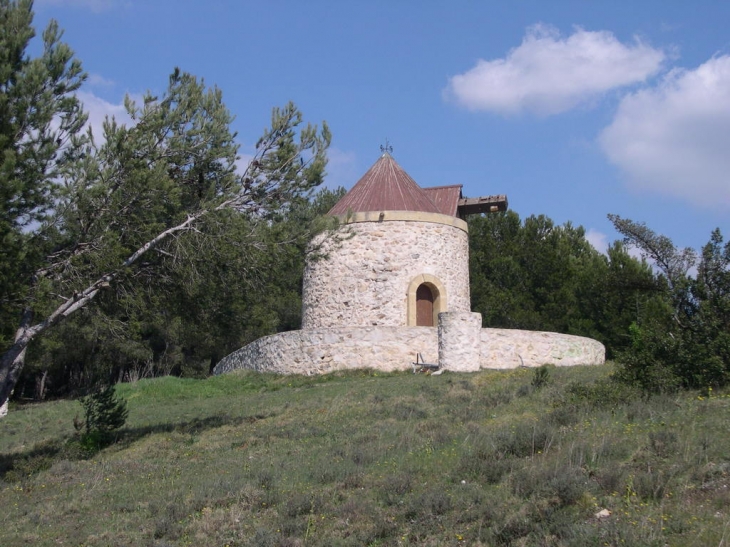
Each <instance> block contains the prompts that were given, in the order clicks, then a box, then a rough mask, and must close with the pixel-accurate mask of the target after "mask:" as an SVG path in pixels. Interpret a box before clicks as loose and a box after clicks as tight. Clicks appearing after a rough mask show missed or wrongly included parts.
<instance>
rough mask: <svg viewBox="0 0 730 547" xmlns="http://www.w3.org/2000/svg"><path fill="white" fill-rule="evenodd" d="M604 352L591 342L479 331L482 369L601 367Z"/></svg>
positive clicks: (548, 334)
mask: <svg viewBox="0 0 730 547" xmlns="http://www.w3.org/2000/svg"><path fill="white" fill-rule="evenodd" d="M605 362H606V348H605V347H604V346H603V344H601V343H600V342H598V341H597V340H593V339H592V338H584V337H583V336H573V335H570V334H558V333H556V332H539V331H530V330H517V329H482V332H481V363H482V368H505V369H508V368H516V367H519V366H526V367H539V366H541V365H555V366H559V367H560V366H562V367H569V366H573V365H602V364H603V363H605Z"/></svg>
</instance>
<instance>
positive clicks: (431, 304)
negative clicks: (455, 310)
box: [406, 274, 446, 327]
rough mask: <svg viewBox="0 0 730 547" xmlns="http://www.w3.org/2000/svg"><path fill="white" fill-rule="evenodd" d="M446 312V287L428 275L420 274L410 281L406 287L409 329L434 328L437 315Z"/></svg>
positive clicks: (436, 323) (436, 322) (407, 323)
mask: <svg viewBox="0 0 730 547" xmlns="http://www.w3.org/2000/svg"><path fill="white" fill-rule="evenodd" d="M442 311H446V287H444V284H443V283H441V281H439V279H438V278H437V277H435V276H433V275H430V274H421V275H418V276H416V277H415V278H413V279H412V280H411V283H410V285H409V286H408V317H407V318H406V325H408V326H409V327H435V326H436V325H438V315H439V313H440V312H442Z"/></svg>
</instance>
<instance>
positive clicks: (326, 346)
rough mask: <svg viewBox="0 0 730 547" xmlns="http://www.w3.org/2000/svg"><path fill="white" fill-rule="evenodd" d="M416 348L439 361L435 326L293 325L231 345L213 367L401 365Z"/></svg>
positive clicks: (287, 370) (315, 370)
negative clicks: (236, 346)
mask: <svg viewBox="0 0 730 547" xmlns="http://www.w3.org/2000/svg"><path fill="white" fill-rule="evenodd" d="M419 351H420V352H421V355H422V356H423V358H424V359H425V360H426V362H428V363H436V362H437V360H438V341H437V333H436V327H355V328H349V327H344V328H340V329H307V330H295V331H289V332H282V333H279V334H273V335H271V336H265V337H264V338H259V339H258V340H256V341H254V342H252V343H250V344H249V345H248V346H245V347H243V348H241V349H239V350H237V351H234V352H233V353H231V354H230V355H228V356H227V357H224V358H223V359H222V360H221V361H220V362H219V363H218V364H217V365H216V367H215V369H214V370H213V373H214V374H222V373H224V372H230V371H231V370H236V369H249V370H256V371H259V372H276V373H279V374H305V375H312V374H325V373H327V372H333V371H335V370H343V369H357V368H373V369H377V370H384V371H392V370H404V369H408V368H409V367H410V366H411V365H410V363H411V362H412V361H415V360H416V352H419Z"/></svg>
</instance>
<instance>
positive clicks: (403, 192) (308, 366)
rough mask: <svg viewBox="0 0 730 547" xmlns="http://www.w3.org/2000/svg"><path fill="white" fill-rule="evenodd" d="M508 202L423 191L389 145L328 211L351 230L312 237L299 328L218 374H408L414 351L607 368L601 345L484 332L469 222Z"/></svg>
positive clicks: (497, 363)
mask: <svg viewBox="0 0 730 547" xmlns="http://www.w3.org/2000/svg"><path fill="white" fill-rule="evenodd" d="M506 209H507V199H506V197H505V196H488V197H481V198H473V199H467V198H464V197H463V196H462V194H461V185H452V186H438V187H434V188H421V187H420V186H418V184H416V182H415V181H414V180H413V179H412V178H411V177H410V176H408V174H407V173H406V172H405V171H404V170H403V168H402V167H401V166H400V165H398V163H397V162H396V161H395V160H394V159H393V157H392V156H391V155H390V150H387V149H383V155H382V156H381V157H380V158H379V159H378V160H377V161H376V162H375V164H374V165H373V166H372V167H371V168H370V169H369V170H368V171H367V173H365V175H363V177H362V178H361V179H360V180H359V181H358V182H357V183H356V184H355V185H354V186H353V187H352V189H351V190H350V191H349V192H348V193H347V194H346V195H345V196H344V197H343V198H342V199H341V200H340V201H339V202H338V203H337V204H336V205H335V206H334V207H333V208H332V210H331V211H330V212H329V214H330V215H333V216H336V217H338V218H339V219H340V227H339V228H338V229H337V230H338V231H337V232H336V234H340V235H344V236H345V237H334V238H333V237H331V236H332V234H331V233H323V234H320V235H319V236H318V237H317V238H315V239H314V241H313V242H312V245H313V248H317V250H318V252H317V253H313V254H316V256H317V258H311V259H308V260H307V264H306V267H305V272H304V286H303V293H302V303H303V309H302V329H301V330H298V331H290V332H282V333H278V334H274V335H271V336H266V337H264V338H259V339H258V340H256V341H255V342H253V343H251V344H249V345H247V346H245V347H243V348H241V349H239V350H238V351H235V352H233V353H231V354H230V355H228V356H226V357H224V358H223V359H222V360H221V361H220V362H219V363H218V365H216V367H215V369H214V373H216V374H220V373H224V372H228V371H230V370H234V369H239V368H245V369H253V370H259V371H270V372H279V373H285V374H286V373H299V374H318V373H325V372H331V371H333V370H339V369H347V368H365V367H367V368H375V369H381V370H399V369H410V367H411V365H412V363H413V361H414V360H415V359H416V354H422V356H423V358H424V359H425V360H426V361H428V362H430V363H436V362H438V364H439V366H441V367H442V368H446V369H449V370H452V371H475V370H479V369H481V368H514V367H517V366H539V365H542V364H546V363H551V364H555V365H563V366H566V365H576V364H600V363H603V362H604V358H605V348H604V347H603V345H602V344H600V343H599V342H596V341H595V340H590V339H588V338H582V337H578V336H569V335H564V334H557V333H549V332H532V331H520V330H509V329H483V328H482V325H481V323H482V320H481V315H480V314H478V313H472V312H471V311H470V301H469V244H468V226H467V223H466V222H465V220H464V219H465V218H466V216H467V215H469V214H476V213H485V212H496V211H504V210H506Z"/></svg>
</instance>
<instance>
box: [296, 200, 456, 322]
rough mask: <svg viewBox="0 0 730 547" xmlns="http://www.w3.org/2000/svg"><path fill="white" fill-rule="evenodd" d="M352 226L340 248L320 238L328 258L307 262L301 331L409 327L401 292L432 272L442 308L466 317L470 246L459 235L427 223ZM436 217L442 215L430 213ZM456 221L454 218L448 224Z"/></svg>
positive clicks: (444, 226) (404, 293)
mask: <svg viewBox="0 0 730 547" xmlns="http://www.w3.org/2000/svg"><path fill="white" fill-rule="evenodd" d="M389 215H390V216H393V214H392V213H390V212H386V213H385V220H384V221H383V222H377V221H375V222H372V221H370V222H353V223H350V224H345V225H343V226H342V227H341V228H340V230H351V231H352V233H353V234H354V235H353V236H352V237H351V238H350V239H346V240H345V241H342V242H341V243H340V244H339V245H337V244H334V245H333V244H331V243H329V242H328V241H326V240H324V238H325V237H326V236H325V235H320V236H319V238H318V239H316V240H315V241H314V245H317V244H319V243H321V242H322V241H325V243H324V244H323V247H322V252H323V253H326V254H327V255H328V257H327V258H326V259H325V258H320V259H318V260H312V261H308V262H307V266H306V268H305V271H304V287H303V295H302V328H303V329H305V330H306V329H314V328H322V327H344V326H372V325H379V326H394V327H398V326H405V325H407V293H408V286H409V284H410V282H411V280H412V279H413V278H415V277H416V276H417V275H421V274H430V275H433V276H435V277H436V278H438V279H439V280H440V281H441V283H443V284H444V286H445V288H446V300H447V302H446V308H445V309H442V310H441V311H470V302H469V242H468V235H467V233H466V231H465V229H461V228H459V227H457V226H455V225H448V224H445V223H439V222H429V221H428V216H429V215H423V217H424V218H425V220H407V221H406V220H388V217H389ZM432 216H433V217H434V218H436V217H443V215H432ZM451 220H454V219H451Z"/></svg>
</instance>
